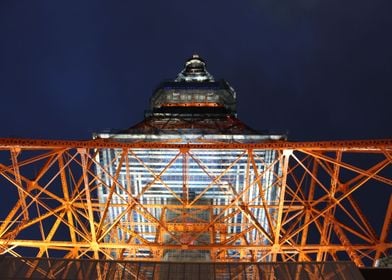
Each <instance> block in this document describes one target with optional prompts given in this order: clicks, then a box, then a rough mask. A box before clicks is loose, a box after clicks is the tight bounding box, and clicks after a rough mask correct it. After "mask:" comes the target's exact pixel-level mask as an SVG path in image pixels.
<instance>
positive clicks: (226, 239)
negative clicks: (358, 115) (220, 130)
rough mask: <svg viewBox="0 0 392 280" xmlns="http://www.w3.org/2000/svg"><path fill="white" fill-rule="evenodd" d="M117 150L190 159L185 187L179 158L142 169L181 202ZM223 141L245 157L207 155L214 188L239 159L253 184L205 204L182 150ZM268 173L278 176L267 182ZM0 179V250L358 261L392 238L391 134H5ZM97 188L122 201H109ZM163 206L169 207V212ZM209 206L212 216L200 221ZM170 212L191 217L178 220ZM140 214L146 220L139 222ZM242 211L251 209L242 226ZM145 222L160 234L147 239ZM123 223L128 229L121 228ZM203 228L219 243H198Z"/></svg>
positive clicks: (191, 152)
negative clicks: (174, 176)
mask: <svg viewBox="0 0 392 280" xmlns="http://www.w3.org/2000/svg"><path fill="white" fill-rule="evenodd" d="M108 149H115V150H116V151H119V153H118V155H119V156H118V157H117V158H116V160H117V161H121V155H123V157H124V155H130V154H132V153H135V154H137V151H139V150H141V149H155V150H171V151H173V152H174V154H176V155H178V156H177V157H178V160H183V163H184V164H183V165H182V169H183V172H182V175H181V176H183V178H182V179H183V182H184V184H183V188H182V189H183V193H182V194H181V195H178V193H177V192H176V191H174V190H173V189H172V186H171V185H170V184H168V183H165V180H166V179H165V177H164V175H165V172H166V170H167V169H169V168H170V162H169V163H168V164H167V166H166V168H163V169H162V170H160V172H156V171H154V170H151V169H150V170H149V166H148V165H147V164H145V165H144V168H145V171H146V172H149V173H150V174H151V177H152V178H153V179H152V180H151V181H154V182H155V181H159V182H160V183H161V184H162V185H164V186H165V188H166V190H167V193H168V194H169V195H171V196H172V199H169V200H167V203H166V204H163V205H162V204H153V203H148V200H144V199H143V194H144V193H146V192H148V190H149V189H151V188H152V184H153V183H152V182H150V183H146V184H145V185H143V186H140V188H141V190H142V193H141V194H139V195H138V196H136V195H134V194H133V193H132V192H131V191H130V190H129V189H127V188H128V187H129V186H127V185H126V184H125V183H123V182H122V181H121V180H119V172H116V170H110V168H111V167H110V166H104V165H102V163H101V162H99V161H98V160H97V155H98V154H99V153H100V152H102V151H103V150H108ZM217 150H219V151H222V150H224V151H227V152H230V151H234V150H235V151H237V152H238V157H237V158H233V159H232V161H231V162H230V163H227V165H226V168H223V169H221V170H215V171H214V170H209V169H208V168H206V165H205V164H204V163H203V162H202V161H200V164H199V167H198V168H200V172H203V173H205V174H206V176H207V177H208V178H209V182H206V183H205V189H206V190H208V189H211V188H212V187H213V186H214V184H217V183H218V182H219V181H220V180H221V178H222V176H224V175H225V173H227V172H229V171H230V170H232V169H234V168H235V167H236V164H238V162H239V159H238V158H241V157H244V158H246V162H247V164H246V165H245V166H246V167H245V168H246V169H245V170H244V174H245V177H246V178H247V179H246V180H244V182H246V183H244V184H245V185H243V186H242V187H241V188H240V189H235V188H231V189H230V187H229V188H228V190H227V192H228V196H227V197H228V198H229V199H227V201H225V202H221V203H219V204H217V203H215V204H214V203H210V204H208V203H207V204H205V203H204V204H203V203H197V201H198V200H200V199H202V198H203V195H204V194H205V193H207V191H205V192H204V193H203V192H201V193H200V194H199V195H196V196H195V197H190V195H189V192H188V191H189V190H188V189H187V180H189V178H188V177H189V170H188V169H189V168H190V167H189V166H187V164H186V161H184V158H185V159H186V158H190V157H192V156H193V157H195V158H197V153H198V151H217ZM267 150H273V151H275V152H276V154H277V156H276V159H275V160H273V161H271V162H268V163H266V162H264V160H263V159H262V158H260V157H259V156H258V152H259V151H267ZM123 160H124V158H123ZM176 160H177V159H176ZM140 161H141V166H143V159H140ZM118 166H120V165H118ZM259 166H263V168H259ZM276 166H279V168H278V169H276V168H275V167H276ZM118 168H119V169H120V167H118ZM97 169H99V170H100V172H101V175H97ZM276 170H280V171H276ZM125 172H132V171H131V170H128V171H125ZM267 172H269V175H268V176H273V177H274V178H275V179H274V180H273V182H274V183H273V184H272V185H269V186H263V180H262V178H263V176H266V173H267ZM102 174H105V176H109V177H110V178H111V182H113V183H112V184H111V185H109V184H108V183H107V181H105V180H103V179H102V178H103V177H102ZM0 185H1V197H2V205H1V213H0V216H1V218H0V219H1V222H0V250H1V254H9V255H13V256H25V257H26V256H29V257H62V258H91V259H129V260H155V261H159V260H161V259H162V256H163V253H164V251H165V250H179V251H181V250H186V251H187V250H195V251H200V250H203V251H208V252H209V255H210V260H211V261H216V262H219V261H235V262H238V261H246V262H249V261H253V262H255V261H256V262H258V261H266V260H269V261H327V260H352V261H353V262H355V264H356V265H358V266H364V265H365V266H370V265H374V264H375V262H376V260H377V259H379V258H380V257H383V256H386V255H388V254H390V250H391V247H392V242H391V238H390V232H389V229H390V224H391V219H392V196H391V194H392V192H391V185H392V140H390V139H386V140H365V141H335V142H334V141H332V142H308V143H307V142H298V143H293V142H270V143H253V144H237V143H233V144H229V143H200V144H173V143H156V142H155V143H151V142H149V143H143V142H138V143H121V142H114V141H108V140H106V141H103V140H93V141H57V140H28V139H0ZM99 188H101V189H102V188H103V189H106V193H107V194H108V195H110V196H111V197H113V196H117V197H119V199H117V200H116V201H115V202H114V200H112V199H108V200H106V201H100V200H99V199H98V197H97V192H98V189H99ZM268 188H276V189H277V190H278V191H277V193H278V196H277V197H276V199H273V200H271V199H267V197H266V189H268ZM119 190H121V194H122V195H123V194H124V193H125V194H127V195H126V196H123V197H126V198H121V195H120V193H119V192H120V191H119ZM238 190H240V191H238ZM255 190H257V191H255ZM146 201H147V202H146ZM111 209H117V210H116V211H117V212H116V219H115V220H113V221H111V222H110V223H108V220H107V215H108V214H107V213H108V212H109V211H112V210H111ZM154 209H160V211H159V213H160V217H157V214H156V213H158V212H157V211H155V210H154ZM203 211H204V212H209V213H210V215H209V216H208V218H207V219H201V218H199V220H197V215H196V214H197V213H198V212H203ZM260 211H262V212H263V213H264V214H263V217H264V218H263V222H262V223H261V222H260V218H259V217H260V215H259V214H257V213H260ZM167 212H172V213H181V214H182V215H188V216H190V217H193V218H192V219H191V220H189V219H188V220H186V219H183V220H182V219H180V218H177V219H171V220H170V219H167V218H166V215H165V213H167ZM184 213H186V214H184ZM133 215H138V216H140V217H143V218H142V219H139V220H138V221H134V220H132V219H131V217H132V216H133ZM236 217H241V223H240V224H236ZM237 220H238V219H237ZM228 228H236V229H237V230H235V231H233V230H228ZM143 229H144V231H146V232H147V231H148V234H149V235H151V234H154V238H151V237H149V238H146V236H147V235H146V232H143ZM119 230H121V231H122V232H126V237H125V236H123V237H120V236H118V232H119ZM185 233H186V234H185ZM184 234H185V235H184ZM203 234H204V235H206V236H208V238H209V241H208V242H204V243H203V242H195V241H196V240H198V238H199V237H200V236H201V235H203ZM164 236H169V237H170V240H171V241H170V242H169V243H167V242H165V241H164ZM33 265H34V264H32V266H33Z"/></svg>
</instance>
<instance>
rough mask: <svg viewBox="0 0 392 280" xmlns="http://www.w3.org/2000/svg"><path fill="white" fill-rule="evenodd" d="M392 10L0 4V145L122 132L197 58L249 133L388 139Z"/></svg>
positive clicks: (272, 0)
mask: <svg viewBox="0 0 392 280" xmlns="http://www.w3.org/2000/svg"><path fill="white" fill-rule="evenodd" d="M188 2H189V3H188ZM186 3H187V4H186ZM391 8H392V2H391V1H389V0H372V1H369V0H345V1H341V0H328V1H325V0H324V1H322V0H250V1H228V0H225V1H223V0H219V1H218V0H214V1H193V2H190V1H154V3H153V1H97V0H96V1H13V0H2V1H1V2H0V94H1V110H0V118H1V120H2V125H1V130H0V137H27V138H66V139H68V138H72V139H86V138H90V136H91V133H92V132H93V131H99V130H102V129H106V128H125V127H129V126H131V125H133V124H134V123H136V122H138V121H140V120H141V119H142V118H143V111H144V110H145V109H146V108H147V106H148V100H149V97H150V96H151V94H152V90H153V89H154V88H155V87H156V85H157V84H158V83H159V82H160V81H162V80H163V79H167V78H173V77H175V76H176V74H177V73H178V72H179V71H180V70H181V69H182V67H183V63H184V61H185V59H187V58H188V57H189V56H190V55H191V54H192V53H199V54H200V55H201V56H202V57H203V58H204V59H205V60H206V61H207V67H208V69H209V71H210V73H211V74H213V75H214V76H215V77H216V78H225V79H226V80H227V81H229V83H230V84H231V85H232V86H233V87H234V88H235V89H236V91H237V96H238V113H239V117H240V118H241V119H242V120H243V121H245V122H246V123H248V124H249V125H251V126H252V127H254V128H257V129H267V128H273V129H283V130H285V129H287V130H289V132H290V134H289V136H290V139H292V140H333V139H368V138H389V137H391V136H392V127H391V124H390V122H391V121H392V110H391V109H390V108H391V101H392V52H391V50H392V36H391V32H392V31H391V30H392V17H391V16H390V11H391V10H392V9H391Z"/></svg>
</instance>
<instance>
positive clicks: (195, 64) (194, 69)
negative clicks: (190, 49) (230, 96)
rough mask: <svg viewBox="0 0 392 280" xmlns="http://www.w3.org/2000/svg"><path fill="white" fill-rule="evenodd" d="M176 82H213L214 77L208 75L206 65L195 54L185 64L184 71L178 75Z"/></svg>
mask: <svg viewBox="0 0 392 280" xmlns="http://www.w3.org/2000/svg"><path fill="white" fill-rule="evenodd" d="M175 81H176V82H184V81H185V82H206V81H208V82H213V81H214V77H213V76H212V75H211V74H210V73H208V71H207V69H206V63H205V62H204V60H203V59H202V58H201V57H200V56H199V55H198V54H194V55H192V57H191V58H189V59H188V60H187V61H186V62H185V67H184V69H183V70H182V71H181V72H180V73H179V74H178V76H177V78H176V79H175Z"/></svg>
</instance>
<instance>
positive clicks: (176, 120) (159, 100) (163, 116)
mask: <svg viewBox="0 0 392 280" xmlns="http://www.w3.org/2000/svg"><path fill="white" fill-rule="evenodd" d="M236 105H237V95H236V92H235V90H234V89H233V88H232V87H231V86H230V85H229V83H228V82H227V81H225V80H224V79H219V80H217V79H215V78H214V77H213V75H211V74H210V73H209V72H208V71H207V68H206V62H205V61H204V60H203V59H202V58H201V57H200V56H199V55H197V54H194V55H192V57H191V58H189V59H188V60H187V61H186V62H185V66H184V68H183V69H182V70H181V72H180V73H179V74H178V75H177V77H176V78H174V79H171V80H167V81H164V82H162V83H160V84H159V86H158V87H157V88H156V90H155V91H154V92H153V95H152V97H151V98H150V107H149V109H148V110H147V111H146V114H145V119H144V120H143V121H142V122H140V123H138V124H136V125H134V126H132V127H130V128H128V129H126V130H121V131H115V132H113V131H112V132H110V133H99V134H96V135H95V137H98V138H115V139H118V140H125V141H132V140H147V141H166V140H170V141H173V140H174V139H177V140H178V141H179V142H187V143H191V142H195V141H196V142H197V141H211V140H212V141H224V142H227V141H228V142H255V141H256V142H259V141H266V140H282V139H285V138H286V136H285V135H283V134H276V135H272V134H270V133H268V132H267V133H261V132H258V131H256V130H254V129H252V128H250V127H249V126H247V125H245V124H244V123H243V122H241V121H240V120H239V119H238V118H237V107H236Z"/></svg>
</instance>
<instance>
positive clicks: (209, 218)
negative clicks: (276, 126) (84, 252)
mask: <svg viewBox="0 0 392 280" xmlns="http://www.w3.org/2000/svg"><path fill="white" fill-rule="evenodd" d="M96 138H103V139H106V138H110V139H112V140H117V141H124V142H135V141H140V140H142V141H147V142H152V141H159V142H168V143H181V144H190V143H193V144H195V143H206V142H208V143H211V142H214V143H253V142H258V143H260V142H263V141H276V140H283V139H284V138H285V136H284V135H280V134H279V135H271V134H261V133H258V132H256V131H254V130H252V129H251V128H249V127H247V126H246V125H245V124H243V123H242V122H241V121H240V120H239V119H237V117H236V93H235V91H234V90H233V88H231V87H230V85H229V84H228V83H227V82H226V81H224V80H220V81H215V80H214V78H213V76H212V75H211V74H209V73H208V72H207V70H206V68H205V63H204V61H203V60H202V59H201V58H200V57H199V56H197V55H194V56H193V57H192V58H191V59H189V60H188V61H187V62H186V64H185V68H184V70H183V71H182V72H181V73H180V74H179V75H178V76H177V78H176V79H175V80H174V81H169V82H164V83H162V84H161V85H160V86H159V87H158V89H157V90H156V91H155V92H154V94H153V96H152V98H151V105H150V110H149V111H148V112H146V118H145V120H144V121H142V122H141V123H139V124H137V125H135V126H133V127H131V128H129V129H127V130H124V131H120V132H115V133H100V134H97V135H96ZM277 156H278V154H277V151H274V150H255V152H254V155H253V157H252V158H250V157H248V156H247V155H244V154H243V151H241V150H230V151H228V150H222V149H216V150H197V149H194V150H192V151H189V150H188V149H186V148H184V149H182V150H181V151H180V152H178V151H177V150H171V149H156V148H155V149H139V150H136V151H133V152H130V153H127V154H123V151H122V150H121V149H106V150H102V151H101V153H100V154H99V161H100V163H101V165H102V166H103V169H104V170H107V169H108V170H110V173H111V174H110V173H109V174H106V173H105V172H102V170H101V169H99V168H98V170H97V172H98V176H100V177H102V178H104V182H105V183H104V184H102V187H101V188H99V190H98V197H99V201H100V203H106V202H108V201H110V205H111V206H110V207H109V208H108V211H107V213H105V212H104V210H103V211H102V215H103V216H104V218H105V219H106V221H107V222H108V223H116V221H117V219H119V215H120V213H124V211H125V210H126V207H127V203H128V204H132V199H131V197H132V198H136V199H137V200H138V201H139V202H140V203H141V204H142V205H143V206H144V207H145V208H146V211H147V212H148V213H149V215H152V216H153V219H155V220H156V221H160V223H161V224H154V223H151V222H150V221H149V219H146V217H145V216H144V214H143V213H140V211H139V212H138V211H128V212H127V211H125V212H127V214H125V215H123V216H122V217H121V218H120V219H121V220H120V222H119V223H117V226H116V230H114V231H113V232H112V234H111V235H110V236H108V237H106V240H107V241H108V242H113V241H114V240H120V241H122V242H129V241H130V240H131V239H132V238H134V237H133V236H132V233H134V232H136V233H138V236H139V237H140V239H141V240H139V241H138V242H140V244H142V243H143V240H144V241H146V242H151V243H159V244H164V245H167V246H168V248H166V249H164V250H163V251H162V250H161V251H160V252H152V251H151V250H150V249H145V248H141V249H140V250H133V251H127V250H125V251H124V250H123V251H121V252H118V253H115V257H116V258H125V259H127V258H151V257H152V258H154V259H160V258H161V259H163V260H171V261H190V260H192V261H211V260H212V259H213V260H215V259H216V258H217V255H216V254H215V255H214V252H212V250H211V249H210V248H208V246H209V245H210V244H219V243H221V242H222V241H223V240H225V239H227V238H228V237H232V236H236V235H238V234H240V233H242V232H243V231H244V229H247V228H248V223H251V222H253V223H257V225H258V226H259V227H260V228H263V230H264V231H265V232H266V233H267V234H271V232H272V229H271V225H272V221H273V220H275V219H276V215H277V211H276V207H277V205H278V195H279V192H280V181H279V178H280V176H281V167H280V164H279V163H277ZM116 173H118V176H116V178H118V180H119V182H116V180H114V179H113V178H114V177H113V174H116ZM255 182H256V183H255ZM118 183H119V184H118ZM250 184H251V186H250ZM107 186H113V187H115V188H116V191H115V192H114V193H112V194H109V193H108V191H107ZM261 193H263V196H261ZM262 198H263V199H262ZM235 200H237V201H235ZM263 200H264V201H263ZM233 201H234V202H233ZM233 203H234V204H236V205H237V204H243V205H244V206H245V205H248V204H249V203H250V204H251V205H252V206H253V207H250V208H247V209H245V208H244V211H242V212H241V211H240V212H238V211H235V210H234V209H233V208H230V204H233ZM262 206H263V207H262ZM224 207H227V209H226V210H225V211H223V212H222V209H223V208H224ZM223 216H224V217H225V219H221V218H222V217H223ZM251 220H253V221H251ZM211 224H214V226H213V227H211V226H210V225H211ZM247 231H248V232H246V233H245V234H244V238H243V239H238V240H236V241H235V242H234V243H233V244H232V245H244V244H245V243H244V240H246V242H251V243H252V244H259V245H265V244H267V243H268V240H267V239H266V236H262V235H261V234H260V232H259V231H258V230H257V229H256V228H253V229H249V230H247ZM174 244H176V245H178V244H180V245H181V246H183V248H184V249H183V250H178V249H170V248H169V247H170V245H174ZM190 245H199V246H200V245H205V247H206V249H204V250H187V249H188V246H190ZM223 256H224V257H223V258H224V259H233V260H234V259H243V260H246V259H248V260H249V259H254V260H255V259H260V258H262V252H261V251H259V253H258V254H256V255H253V256H250V255H247V254H243V253H241V252H240V250H229V251H227V252H226V253H225V254H223ZM268 259H269V258H266V259H265V260H268Z"/></svg>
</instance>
